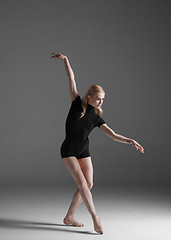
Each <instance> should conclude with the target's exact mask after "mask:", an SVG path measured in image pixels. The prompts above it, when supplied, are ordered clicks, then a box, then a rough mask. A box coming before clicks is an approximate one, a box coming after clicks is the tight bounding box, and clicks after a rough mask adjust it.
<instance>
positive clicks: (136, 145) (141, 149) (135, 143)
mask: <svg viewBox="0 0 171 240" xmlns="http://www.w3.org/2000/svg"><path fill="white" fill-rule="evenodd" d="M132 144H133V146H134V147H135V148H136V150H138V149H139V150H140V152H142V153H144V148H143V147H142V146H141V145H140V144H139V143H137V142H136V141H133V142H132Z"/></svg>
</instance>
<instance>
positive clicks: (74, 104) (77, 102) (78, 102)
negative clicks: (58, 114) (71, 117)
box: [71, 95, 82, 109]
mask: <svg viewBox="0 0 171 240" xmlns="http://www.w3.org/2000/svg"><path fill="white" fill-rule="evenodd" d="M81 106H82V101H81V98H80V96H79V95H78V96H77V97H76V98H75V99H74V101H72V104H71V107H72V108H74V109H75V108H80V107H81Z"/></svg>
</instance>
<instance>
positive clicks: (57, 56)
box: [51, 53, 62, 58]
mask: <svg viewBox="0 0 171 240" xmlns="http://www.w3.org/2000/svg"><path fill="white" fill-rule="evenodd" d="M51 54H52V55H53V56H51V58H60V57H61V56H62V54H60V53H51Z"/></svg>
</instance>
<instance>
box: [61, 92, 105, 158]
mask: <svg viewBox="0 0 171 240" xmlns="http://www.w3.org/2000/svg"><path fill="white" fill-rule="evenodd" d="M82 111H83V109H82V101H81V98H80V96H78V97H76V99H75V100H74V101H73V102H72V104H71V108H70V110H69V113H68V116H67V120H66V125H65V132H66V138H65V140H64V142H63V143H62V146H61V156H62V158H65V157H71V156H75V157H76V158H77V159H79V158H85V157H90V153H89V139H88V135H89V133H90V132H91V131H92V130H93V128H95V127H100V126H101V125H102V124H104V123H105V121H104V120H103V119H102V118H101V117H100V116H99V115H98V114H96V113H95V111H94V107H93V106H91V105H89V104H88V106H87V109H86V113H85V115H84V116H83V117H81V118H80V116H81V113H82Z"/></svg>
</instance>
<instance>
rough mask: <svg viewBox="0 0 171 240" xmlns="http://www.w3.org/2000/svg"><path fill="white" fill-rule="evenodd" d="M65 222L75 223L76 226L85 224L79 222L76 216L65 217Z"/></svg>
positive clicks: (67, 223)
mask: <svg viewBox="0 0 171 240" xmlns="http://www.w3.org/2000/svg"><path fill="white" fill-rule="evenodd" d="M63 223H64V224H66V225H73V226H76V227H83V226H84V225H83V224H82V223H79V222H77V221H76V220H75V219H74V217H65V218H64V220H63Z"/></svg>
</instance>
